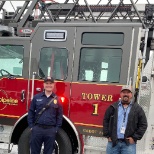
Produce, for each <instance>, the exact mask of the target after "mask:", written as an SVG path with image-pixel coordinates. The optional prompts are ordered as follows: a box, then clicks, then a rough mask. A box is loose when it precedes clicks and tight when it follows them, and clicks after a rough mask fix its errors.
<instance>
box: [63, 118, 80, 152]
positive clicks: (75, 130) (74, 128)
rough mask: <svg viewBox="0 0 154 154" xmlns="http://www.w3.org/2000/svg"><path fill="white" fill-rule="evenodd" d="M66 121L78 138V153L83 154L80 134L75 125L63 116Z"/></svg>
mask: <svg viewBox="0 0 154 154" xmlns="http://www.w3.org/2000/svg"><path fill="white" fill-rule="evenodd" d="M63 117H64V119H65V120H66V121H67V122H68V123H69V124H70V126H71V127H72V128H73V130H74V132H75V135H76V137H77V141H78V145H79V147H78V153H77V154H80V153H81V143H80V137H79V133H78V131H77V129H76V127H75V126H74V124H73V123H72V122H71V121H70V120H69V119H68V118H67V117H66V116H65V115H63Z"/></svg>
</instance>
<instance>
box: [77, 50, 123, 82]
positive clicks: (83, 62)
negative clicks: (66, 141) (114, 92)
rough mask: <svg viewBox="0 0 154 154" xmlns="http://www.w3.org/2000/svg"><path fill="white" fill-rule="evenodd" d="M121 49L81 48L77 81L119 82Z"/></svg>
mask: <svg viewBox="0 0 154 154" xmlns="http://www.w3.org/2000/svg"><path fill="white" fill-rule="evenodd" d="M121 60H122V49H120V48H94V47H93V48H82V49H81V53H80V67H79V76H78V79H79V81H95V82H109V83H118V82H119V80H120V71H121Z"/></svg>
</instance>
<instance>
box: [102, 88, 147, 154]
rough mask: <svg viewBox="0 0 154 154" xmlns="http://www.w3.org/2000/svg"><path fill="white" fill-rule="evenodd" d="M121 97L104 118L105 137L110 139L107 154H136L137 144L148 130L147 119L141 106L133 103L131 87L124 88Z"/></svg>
mask: <svg viewBox="0 0 154 154" xmlns="http://www.w3.org/2000/svg"><path fill="white" fill-rule="evenodd" d="M120 97H121V100H120V101H118V102H115V103H113V104H112V105H110V106H109V108H108V109H107V110H106V113H105V116H104V120H103V136H104V137H107V138H108V144H107V149H106V153H107V154H136V143H137V140H140V139H141V138H142V137H143V135H144V133H145V131H146V129H147V119H146V116H145V113H144V111H143V109H142V108H141V106H140V105H139V104H137V103H135V102H133V100H132V97H133V94H132V89H131V87H130V86H123V87H122V89H121V92H120Z"/></svg>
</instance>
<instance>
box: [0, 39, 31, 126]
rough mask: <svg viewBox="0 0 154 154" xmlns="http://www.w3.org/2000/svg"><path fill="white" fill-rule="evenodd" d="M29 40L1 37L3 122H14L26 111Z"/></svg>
mask: <svg viewBox="0 0 154 154" xmlns="http://www.w3.org/2000/svg"><path fill="white" fill-rule="evenodd" d="M29 42H30V41H29V40H28V39H24V38H23V39H21V38H15V39H12V37H11V38H9V37H7V38H4V37H1V38H0V116H1V124H14V123H15V121H16V120H17V119H18V118H19V117H20V116H22V115H23V114H25V113H26V102H27V94H28V63H29V47H30V45H29ZM8 118H9V119H8Z"/></svg>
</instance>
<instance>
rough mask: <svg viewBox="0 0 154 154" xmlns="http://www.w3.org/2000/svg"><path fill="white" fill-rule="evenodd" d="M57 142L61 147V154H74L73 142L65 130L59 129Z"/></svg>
mask: <svg viewBox="0 0 154 154" xmlns="http://www.w3.org/2000/svg"><path fill="white" fill-rule="evenodd" d="M56 141H57V143H58V146H59V154H72V145H71V141H70V139H69V137H68V135H67V134H66V132H65V131H64V130H63V129H61V128H60V129H59V131H58V133H57V136H56Z"/></svg>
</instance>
